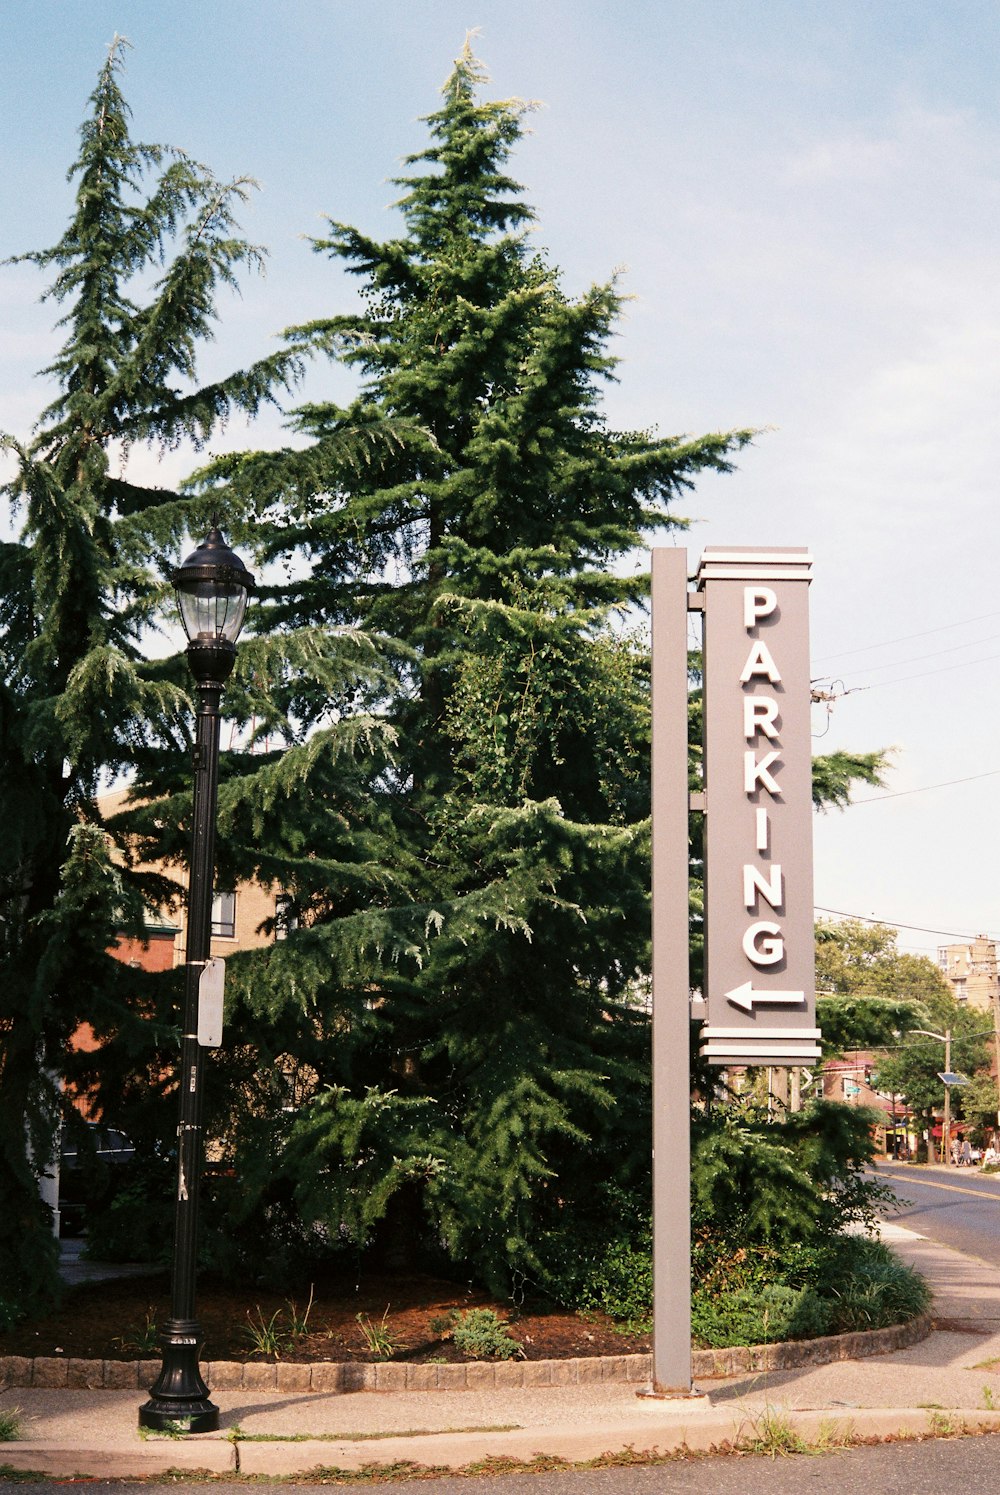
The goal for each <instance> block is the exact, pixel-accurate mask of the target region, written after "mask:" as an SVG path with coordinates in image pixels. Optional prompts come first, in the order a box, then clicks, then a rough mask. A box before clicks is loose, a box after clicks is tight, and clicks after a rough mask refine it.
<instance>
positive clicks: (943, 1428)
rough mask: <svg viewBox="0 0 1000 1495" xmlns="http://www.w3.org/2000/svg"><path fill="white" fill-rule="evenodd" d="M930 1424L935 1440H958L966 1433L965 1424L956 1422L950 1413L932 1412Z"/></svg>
mask: <svg viewBox="0 0 1000 1495" xmlns="http://www.w3.org/2000/svg"><path fill="white" fill-rule="evenodd" d="M930 1422H931V1432H932V1433H933V1434H934V1436H935V1438H957V1437H958V1436H959V1435H960V1434H961V1433H964V1432H965V1423H964V1422H956V1421H955V1419H954V1418H953V1417H952V1416H951V1414H950V1413H948V1412H932V1413H931V1417H930Z"/></svg>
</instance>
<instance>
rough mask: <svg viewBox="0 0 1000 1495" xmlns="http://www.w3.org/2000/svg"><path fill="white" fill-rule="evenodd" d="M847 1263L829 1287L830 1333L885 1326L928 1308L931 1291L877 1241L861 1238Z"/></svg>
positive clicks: (918, 1274) (918, 1313)
mask: <svg viewBox="0 0 1000 1495" xmlns="http://www.w3.org/2000/svg"><path fill="white" fill-rule="evenodd" d="M849 1265H850V1270H849V1272H848V1273H847V1274H846V1275H845V1276H844V1277H843V1278H842V1279H839V1280H838V1279H835V1280H834V1281H833V1282H832V1284H831V1286H830V1288H829V1296H830V1299H831V1302H832V1317H831V1324H832V1328H833V1332H834V1333H837V1334H844V1333H847V1332H848V1331H850V1330H854V1329H885V1328H888V1327H889V1326H890V1325H891V1324H902V1323H906V1321H907V1320H908V1319H912V1318H917V1317H918V1316H919V1315H920V1314H921V1313H926V1312H927V1311H928V1309H929V1308H930V1305H931V1291H930V1288H929V1287H928V1285H927V1283H926V1281H925V1280H924V1278H923V1277H921V1276H920V1273H919V1272H917V1271H916V1270H915V1269H914V1268H913V1267H910V1266H907V1265H906V1263H905V1262H901V1261H899V1260H898V1258H897V1257H895V1256H893V1254H892V1252H891V1251H890V1250H889V1248H888V1247H887V1246H884V1245H882V1243H881V1242H880V1241H864V1240H863V1241H861V1242H860V1244H859V1246H858V1247H857V1249H856V1250H855V1252H854V1253H853V1260H851V1261H850V1264H849Z"/></svg>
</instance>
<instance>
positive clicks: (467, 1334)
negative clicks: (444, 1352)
mask: <svg viewBox="0 0 1000 1495" xmlns="http://www.w3.org/2000/svg"><path fill="white" fill-rule="evenodd" d="M451 1337H452V1340H453V1341H454V1344H455V1348H456V1349H457V1350H459V1351H460V1352H461V1353H462V1354H463V1355H467V1356H468V1358H469V1359H470V1360H512V1359H513V1358H514V1356H515V1355H523V1353H524V1351H523V1350H522V1349H521V1346H520V1345H519V1344H518V1342H517V1340H516V1339H514V1338H513V1337H512V1335H511V1332H510V1330H509V1329H508V1327H507V1325H506V1324H505V1323H504V1322H503V1320H502V1319H501V1318H498V1317H497V1315H496V1314H495V1313H494V1312H493V1309H492V1308H467V1309H466V1310H465V1312H464V1313H453V1314H452V1316H451Z"/></svg>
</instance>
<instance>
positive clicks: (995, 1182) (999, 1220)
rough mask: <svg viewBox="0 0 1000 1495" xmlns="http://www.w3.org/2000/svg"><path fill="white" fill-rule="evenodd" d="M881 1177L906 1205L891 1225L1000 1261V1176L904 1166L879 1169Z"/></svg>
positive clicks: (963, 1170)
mask: <svg viewBox="0 0 1000 1495" xmlns="http://www.w3.org/2000/svg"><path fill="white" fill-rule="evenodd" d="M878 1177H879V1180H880V1182H882V1183H888V1184H890V1185H891V1187H892V1188H893V1190H894V1191H895V1193H896V1195H897V1197H898V1198H900V1199H902V1200H905V1201H906V1203H905V1204H904V1206H903V1208H902V1209H901V1210H900V1211H899V1212H898V1214H893V1215H892V1216H891V1223H894V1224H898V1225H905V1226H906V1228H907V1230H915V1231H917V1232H918V1233H919V1234H920V1235H925V1236H929V1237H930V1239H931V1240H932V1241H938V1242H940V1244H941V1245H942V1246H951V1247H952V1248H953V1249H954V1250H956V1251H964V1252H966V1253H968V1254H969V1255H970V1256H978V1257H980V1259H981V1260H983V1261H990V1262H997V1261H1000V1174H981V1173H979V1172H977V1171H976V1169H975V1168H953V1169H951V1170H950V1171H947V1170H945V1169H943V1168H935V1169H934V1171H933V1173H928V1172H926V1171H925V1170H924V1169H922V1168H914V1167H909V1166H907V1164H905V1163H903V1164H899V1165H896V1166H886V1165H882V1166H880V1167H879V1170H878Z"/></svg>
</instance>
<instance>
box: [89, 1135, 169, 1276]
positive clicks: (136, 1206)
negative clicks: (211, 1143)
mask: <svg viewBox="0 0 1000 1495" xmlns="http://www.w3.org/2000/svg"><path fill="white" fill-rule="evenodd" d="M116 1171H117V1173H118V1175H119V1177H118V1178H117V1179H116V1184H117V1188H116V1190H115V1193H114V1196H113V1197H112V1198H111V1199H110V1200H109V1201H108V1202H106V1203H105V1204H104V1205H103V1206H101V1207H100V1208H97V1207H93V1206H92V1207H91V1208H90V1209H89V1210H88V1212H87V1245H86V1252H85V1254H86V1255H87V1256H88V1257H89V1258H90V1259H91V1260H94V1261H148V1262H153V1263H156V1264H157V1265H159V1266H162V1265H164V1264H166V1263H167V1262H169V1260H170V1253H171V1250H172V1242H173V1220H174V1202H173V1195H174V1164H173V1162H172V1161H171V1160H170V1159H167V1158H160V1157H156V1156H147V1157H139V1156H138V1155H137V1156H136V1157H135V1158H133V1159H132V1161H131V1162H129V1163H126V1164H125V1165H124V1166H123V1167H121V1168H120V1169H118V1170H116Z"/></svg>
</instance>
